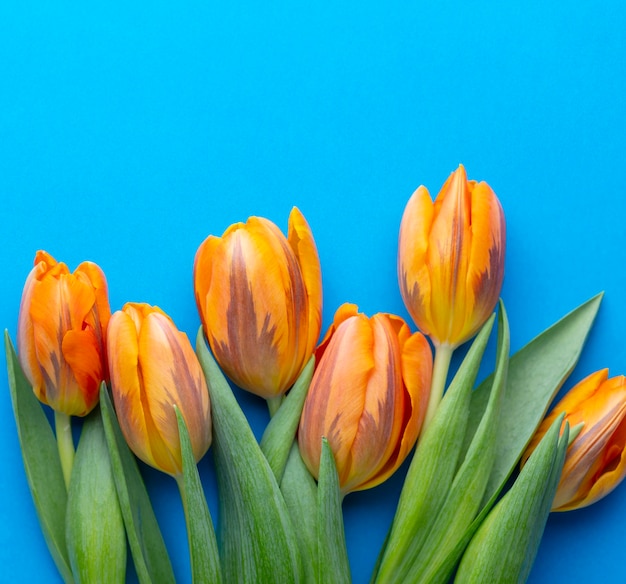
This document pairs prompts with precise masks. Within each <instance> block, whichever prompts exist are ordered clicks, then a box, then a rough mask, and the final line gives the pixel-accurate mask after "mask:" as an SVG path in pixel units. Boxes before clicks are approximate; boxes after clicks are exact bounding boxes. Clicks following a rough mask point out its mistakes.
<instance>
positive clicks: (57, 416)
mask: <svg viewBox="0 0 626 584" xmlns="http://www.w3.org/2000/svg"><path fill="white" fill-rule="evenodd" d="M54 426H55V429H56V435H57V447H58V449H59V458H60V460H61V469H62V470H63V480H64V481H65V488H66V489H67V490H68V491H69V488H70V477H71V476H72V466H74V438H73V437H72V420H71V418H70V416H68V415H67V414H64V413H62V412H57V411H55V412H54Z"/></svg>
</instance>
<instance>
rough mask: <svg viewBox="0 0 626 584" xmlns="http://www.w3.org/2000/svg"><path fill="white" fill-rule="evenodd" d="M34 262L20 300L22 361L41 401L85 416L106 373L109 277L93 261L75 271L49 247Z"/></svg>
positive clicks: (39, 253)
mask: <svg viewBox="0 0 626 584" xmlns="http://www.w3.org/2000/svg"><path fill="white" fill-rule="evenodd" d="M34 264H35V267H34V268H33V269H32V270H31V272H30V274H29V275H28V278H27V280H26V284H25V285H24V292H23V294H22V302H21V304H20V314H19V320H18V330H17V346H18V353H19V359H20V363H21V365H22V368H23V369H24V373H25V374H26V377H27V378H28V380H29V381H30V383H31V385H32V386H33V390H34V392H35V395H36V396H37V397H38V398H39V399H40V400H41V401H42V402H43V403H45V404H48V405H49V406H50V407H51V408H53V409H54V410H56V411H58V412H62V413H64V414H67V415H70V416H85V415H87V414H88V413H89V412H90V411H91V410H92V409H93V408H94V407H95V405H96V404H97V403H98V395H99V388H100V383H101V382H102V381H103V380H106V379H107V378H108V375H107V369H106V354H105V349H106V330H107V324H108V322H109V318H110V316H111V309H110V308H109V299H108V293H107V282H106V278H105V276H104V273H103V272H102V270H101V269H100V268H99V267H98V266H97V265H96V264H94V263H92V262H83V263H82V264H80V265H79V266H78V267H77V268H76V270H75V271H74V273H73V274H72V273H70V271H69V269H68V267H67V266H66V265H65V264H64V263H62V262H57V261H56V260H55V259H54V258H53V257H52V256H51V255H50V254H48V253H46V252H45V251H38V252H37V254H36V255H35V262H34Z"/></svg>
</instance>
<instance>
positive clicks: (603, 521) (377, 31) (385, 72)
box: [0, 0, 626, 584]
mask: <svg viewBox="0 0 626 584" xmlns="http://www.w3.org/2000/svg"><path fill="white" fill-rule="evenodd" d="M625 58H626V4H624V3H623V2H622V1H621V0H613V1H611V0H607V1H606V2H603V3H597V2H591V1H580V2H576V3H570V2H565V1H563V0H558V1H554V2H540V1H538V0H531V1H528V2H503V3H500V4H499V3H495V2H491V1H484V2H452V1H443V2H432V3H431V2H424V1H420V2H413V3H411V2H390V3H376V2H363V1H360V2H342V3H334V2H325V1H321V2H316V3H308V2H307V3H305V2H272V3H267V2H258V3H257V2H245V3H239V2H209V1H205V2H200V1H197V2H186V1H184V2H163V1H159V0H154V1H152V2H130V3H123V2H117V1H113V2H101V1H95V2H89V3H76V2H67V1H63V0H57V1H56V2H39V3H38V2H29V1H24V0H22V1H19V2H18V1H14V0H4V1H3V3H2V5H1V7H0V84H1V85H0V201H1V203H2V206H1V208H0V209H1V210H0V234H1V237H2V245H1V246H0V254H1V260H0V265H1V267H2V274H3V277H2V286H1V294H2V297H1V302H0V325H1V326H2V327H6V328H8V330H9V332H10V333H11V336H12V337H13V338H15V332H16V322H17V312H18V307H19V301H20V296H21V291H22V286H23V283H24V279H25V278H26V275H27V274H28V272H29V270H30V268H31V266H32V260H33V257H34V254H35V251H36V250H37V249H40V248H41V249H45V250H47V251H49V252H50V253H52V254H53V255H54V256H55V257H56V258H57V259H58V260H60V261H65V262H66V263H68V265H69V266H70V267H71V269H74V267H75V266H76V265H77V264H78V263H79V262H80V261H82V260H84V259H91V260H93V261H96V262H97V263H99V264H100V265H101V267H102V268H103V269H104V271H105V272H106V274H107V277H108V281H109V286H110V300H111V306H112V308H113V309H114V310H116V309H119V308H121V306H122V305H123V303H124V302H126V301H130V300H133V301H146V302H149V303H151V304H157V305H159V306H161V307H162V308H163V309H164V310H166V311H167V312H168V313H169V314H170V315H171V316H172V318H173V319H174V320H175V322H176V323H177V324H178V326H179V328H181V329H182V330H184V331H186V332H187V333H188V334H189V335H190V336H191V337H192V338H193V336H194V335H195V332H196V330H197V327H198V325H199V319H198V316H197V314H196V309H195V304H194V300H193V291H192V285H191V270H192V265H193V257H194V253H195V250H196V248H197V246H198V245H199V244H200V242H201V241H202V240H203V239H204V238H205V237H206V236H207V235H208V234H209V233H213V234H218V235H219V234H221V233H222V231H223V230H224V229H225V228H226V227H227V226H228V225H229V224H230V223H233V222H235V221H239V220H245V219H246V217H248V216H249V215H262V216H266V217H268V218H270V219H272V220H273V221H275V222H276V223H277V224H278V225H279V226H280V227H281V228H282V229H286V224H287V216H288V213H289V211H290V209H291V207H292V206H293V205H297V206H298V207H299V208H300V209H301V210H302V211H303V213H304V214H305V216H306V217H307V219H308V221H309V223H310V225H311V227H312V229H313V232H314V234H315V238H316V241H317V245H318V249H319V254H320V258H321V263H322V270H323V278H324V294H325V296H324V326H325V327H326V326H327V325H328V324H329V323H330V321H331V319H332V315H333V313H334V311H335V309H336V308H337V306H339V305H340V304H341V303H342V302H344V301H351V302H355V303H357V304H358V305H359V306H360V308H361V309H362V310H363V311H364V312H366V313H368V314H372V313H374V312H378V311H385V312H394V313H398V314H400V315H402V316H404V317H406V318H408V314H407V312H406V310H405V308H404V306H403V304H402V302H401V299H400V295H399V292H398V286H397V280H396V251H397V232H398V226H399V221H400V217H401V215H402V211H403V208H404V205H405V203H406V201H407V200H408V197H409V196H410V194H411V193H412V192H413V190H414V189H415V188H417V187H418V186H419V185H420V184H425V185H426V186H427V187H428V188H429V189H430V191H431V194H432V195H433V196H434V195H435V194H436V193H437V192H438V190H439V188H440V186H441V184H442V183H443V181H444V180H445V179H446V178H447V176H448V175H449V173H450V172H452V171H453V170H454V169H455V168H456V167H457V165H458V164H459V163H463V164H464V165H465V166H466V169H467V171H468V174H469V176H470V177H471V178H475V179H478V180H486V181H487V182H488V183H489V184H490V185H491V186H492V188H493V189H494V190H495V192H496V193H497V194H498V196H499V198H500V200H501V202H502V205H503V207H504V210H505V214H506V218H507V228H508V233H507V236H508V239H507V257H506V276H505V283H504V287H503V291H502V296H503V298H504V301H505V303H506V306H507V309H508V313H509V318H510V324H511V331H512V349H513V350H517V349H519V348H520V347H521V346H523V345H524V344H525V343H526V342H527V341H529V340H530V339H531V338H532V337H534V336H535V335H536V334H538V333H539V332H541V331H542V330H543V329H544V328H546V327H547V326H548V325H550V324H551V323H553V322H554V321H555V320H557V319H558V318H560V317H561V316H562V315H563V314H565V313H566V312H568V311H569V310H571V309H573V308H574V307H575V306H577V305H578V304H580V303H581V302H583V301H585V300H587V299H588V298H589V297H591V296H593V295H595V294H596V293H597V292H599V291H601V290H604V291H605V292H606V294H605V298H604V301H603V304H602V307H601V310H600V313H599V316H598V319H597V322H596V325H595V328H594V329H593V331H592V334H591V336H590V338H589V342H588V345H587V347H586V349H585V352H584V354H583V357H582V359H581V361H580V363H579V365H578V366H577V368H576V369H575V371H574V373H573V374H572V376H571V377H570V380H569V381H568V382H567V384H566V388H567V387H571V385H572V384H573V383H574V382H575V381H577V380H579V379H581V378H582V377H583V376H585V375H587V374H588V373H590V372H592V371H595V370H596V369H599V368H602V367H609V368H610V372H611V374H613V375H617V374H623V373H626V347H625V345H624V341H623V339H624V335H623V331H624V330H625V329H626V297H625V295H624V288H625V284H626V279H625V275H624V274H625V270H624V259H625V254H624V245H625V244H626V230H625V227H624V212H625V211H626V202H625V196H624V195H625V192H624V188H625V186H624V185H625V182H624V171H625V170H626V106H625V103H626V100H625V96H626V62H625ZM0 383H1V386H0V444H2V452H3V454H2V463H1V470H0V492H1V494H2V496H1V497H0V517H1V518H2V521H1V524H0V581H2V582H31V581H35V580H37V579H39V580H38V581H45V582H55V581H58V576H57V575H56V570H55V567H54V564H53V562H52V560H51V559H50V556H49V553H48V551H47V549H46V546H45V543H44V540H43V537H42V536H41V534H40V530H39V525H38V522H37V518H36V515H35V511H34V507H33V504H32V501H31V498H30V494H29V492H28V487H27V484H26V479H25V475H24V470H23V465H22V460H21V454H20V450H19V445H18V441H17V434H16V431H15V424H14V421H13V417H12V411H11V405H10V398H9V394H8V387H7V381H6V377H5V376H4V375H2V376H0ZM238 395H239V397H240V399H241V402H242V404H243V406H244V408H245V409H246V411H247V412H248V413H249V414H250V417H251V420H252V423H253V426H254V428H255V431H256V432H257V433H260V432H261V431H262V428H263V426H264V424H265V422H266V421H267V414H266V408H265V406H264V404H263V403H262V402H261V401H260V400H257V399H255V398H253V397H248V396H244V395H242V394H238ZM142 468H143V470H144V471H145V477H146V481H147V484H148V486H149V489H150V492H151V494H152V498H153V504H154V506H155V509H156V512H157V515H158V518H159V521H160V522H161V525H162V529H163V533H164V537H165V540H166V543H167V545H168V548H169V550H170V553H171V556H172V561H173V564H174V569H175V572H176V574H177V576H178V577H179V579H180V581H182V582H184V581H188V579H189V569H188V558H187V549H186V537H185V531H184V520H183V515H182V508H181V505H180V502H179V499H178V494H177V491H176V487H175V484H174V481H173V480H171V479H169V478H168V477H165V476H163V475H160V474H159V473H157V472H156V471H152V470H151V469H148V468H146V467H142ZM200 468H201V473H202V478H203V481H204V483H205V486H206V489H207V493H208V498H209V503H210V506H211V509H212V511H213V513H214V516H215V514H216V506H217V499H216V495H215V480H214V476H213V468H212V463H211V457H210V456H208V457H207V458H206V459H205V460H203V461H202V462H201V464H200ZM405 470H406V469H405V468H403V469H401V471H400V472H399V473H398V474H397V475H395V476H394V477H393V478H392V479H391V480H390V481H389V482H388V483H386V484H384V485H382V486H380V487H378V488H376V489H373V490H372V491H369V492H366V493H359V494H353V495H350V496H348V497H347V498H346V500H345V503H344V512H345V521H346V536H347V543H348V551H349V555H350V560H351V564H352V571H353V576H354V581H355V582H356V583H361V582H367V580H368V577H369V574H370V571H371V569H372V566H373V564H374V561H375V558H376V555H377V553H378V549H379V547H380V545H381V543H382V540H383V537H384V535H385V532H386V529H387V527H388V525H389V522H390V520H391V517H392V515H393V511H394V507H395V504H396V501H397V497H398V493H399V490H400V487H401V483H402V478H403V473H404V472H405ZM625 543H626V485H622V486H621V487H619V488H618V489H617V490H616V491H615V492H614V493H612V494H611V495H610V496H609V497H608V498H606V499H604V500H603V501H601V502H600V503H598V504H596V505H594V506H593V507H591V508H588V509H585V510H580V511H575V512H572V513H568V514H561V515H552V516H551V517H550V519H549V522H548V526H547V529H546V532H545V537H544V540H543V542H542V545H541V549H540V551H539V555H538V557H537V561H536V564H535V567H534V569H533V572H532V574H531V577H530V581H531V582H533V583H535V584H541V583H544V582H545V583H548V582H565V581H570V580H576V581H585V580H587V581H602V580H605V581H607V580H611V581H616V580H623V579H626V565H624V562H623V556H624V552H623V550H624V545H625Z"/></svg>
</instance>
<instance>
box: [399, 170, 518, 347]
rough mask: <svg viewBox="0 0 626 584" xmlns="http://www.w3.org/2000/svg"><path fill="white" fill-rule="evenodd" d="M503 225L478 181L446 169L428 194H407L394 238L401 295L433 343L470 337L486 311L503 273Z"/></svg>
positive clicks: (501, 216) (487, 191)
mask: <svg viewBox="0 0 626 584" xmlns="http://www.w3.org/2000/svg"><path fill="white" fill-rule="evenodd" d="M505 238H506V227H505V223H504V213H503V211H502V207H501V205H500V202H499V201H498V198H497V197H496V195H495V194H494V192H493V191H492V190H491V188H490V187H489V185H488V184H487V183H485V182H481V183H477V182H476V181H468V180H467V175H466V173H465V169H464V168H463V166H459V168H458V169H457V170H456V171H455V172H453V173H452V174H451V175H450V177H449V178H448V180H447V181H446V182H445V184H444V185H443V187H442V189H441V191H440V192H439V195H438V196H437V199H436V200H435V201H434V202H433V201H432V199H431V197H430V194H429V193H428V190H427V189H426V187H424V186H421V187H419V188H418V189H417V190H416V191H415V193H413V196H412V197H411V199H410V200H409V202H408V204H407V206H406V209H405V211H404V215H403V217H402V223H401V226H400V237H399V245H398V279H399V282H400V291H401V293H402V298H403V300H404V303H405V305H406V307H407V309H408V311H409V313H410V314H411V317H412V318H413V320H414V321H415V323H416V324H417V326H418V327H419V329H420V330H421V331H422V332H423V333H424V334H427V335H428V336H430V337H431V339H432V340H433V342H434V343H436V344H438V345H443V344H447V345H450V346H452V347H456V346H458V345H460V344H462V343H464V342H465V341H467V340H468V339H470V338H471V337H472V336H474V334H475V333H476V332H477V331H478V329H479V328H480V327H481V326H482V324H483V323H484V322H485V321H486V320H487V318H488V317H489V315H490V314H491V313H492V312H493V310H494V307H495V305H496V302H497V301H498V297H499V295H500V288H501V287H502V279H503V276H504V253H505Z"/></svg>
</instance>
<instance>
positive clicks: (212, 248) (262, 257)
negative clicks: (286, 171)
mask: <svg viewBox="0 0 626 584" xmlns="http://www.w3.org/2000/svg"><path fill="white" fill-rule="evenodd" d="M194 288H195V296H196V303H197V306H198V311H199V313H200V317H201V319H202V324H203V326H204V332H205V334H206V337H207V340H208V341H209V344H210V346H211V350H212V351H213V354H214V355H215V358H216V360H217V362H218V363H219V364H220V366H221V367H222V369H223V370H224V372H225V373H226V375H228V377H230V378H231V379H232V380H233V381H234V382H235V383H236V384H237V385H238V386H240V387H242V388H244V389H246V390H248V391H251V392H253V393H256V394H257V395H260V396H261V397H264V398H266V399H270V398H275V397H278V396H280V395H282V394H283V393H284V392H285V391H286V390H287V389H289V388H290V387H291V385H292V384H293V383H294V381H295V380H296V378H297V377H298V375H299V373H300V372H301V370H302V368H303V367H304V365H305V364H306V362H307V361H308V360H309V358H310V357H311V355H312V354H313V351H314V349H315V345H316V343H317V340H318V337H319V334H320V327H321V314H322V282H321V269H320V262H319V258H318V255H317V248H316V247H315V241H314V240H313V234H312V233H311V229H310V228H309V225H308V223H307V222H306V220H305V219H304V217H303V215H302V214H301V213H300V211H299V210H298V209H297V208H294V209H293V210H292V212H291V215H290V217H289V230H288V236H287V237H285V236H284V235H283V234H282V232H281V231H280V230H279V229H278V227H276V225H274V224H273V223H272V222H271V221H269V220H267V219H264V218H262V217H250V218H249V219H248V221H247V222H246V223H245V224H243V223H236V224H234V225H232V226H231V227H229V228H228V229H227V230H226V231H225V232H224V234H223V235H222V237H215V236H212V235H211V236H209V237H208V238H207V239H206V240H205V241H204V242H203V243H202V244H201V245H200V247H199V248H198V251H197V253H196V258H195V263H194Z"/></svg>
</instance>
